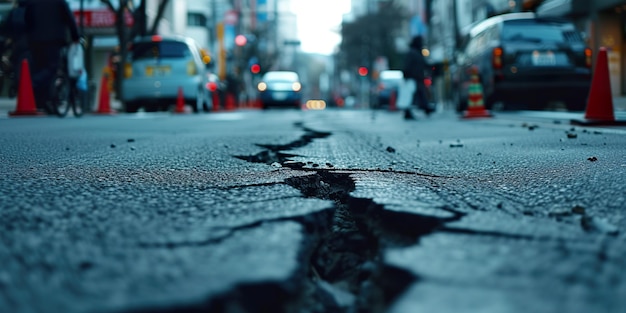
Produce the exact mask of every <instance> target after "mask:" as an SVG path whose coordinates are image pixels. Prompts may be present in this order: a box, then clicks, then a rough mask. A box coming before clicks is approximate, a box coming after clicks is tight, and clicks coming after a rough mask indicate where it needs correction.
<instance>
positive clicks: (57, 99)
mask: <svg viewBox="0 0 626 313" xmlns="http://www.w3.org/2000/svg"><path fill="white" fill-rule="evenodd" d="M61 59H62V61H61V62H60V64H61V66H59V69H58V70H57V73H56V75H55V77H54V79H53V81H52V84H51V86H50V93H49V95H50V97H49V100H48V102H47V106H48V109H49V111H50V112H52V113H53V114H55V115H57V116H59V117H65V116H67V113H68V112H69V111H70V107H71V108H72V113H74V116H75V117H81V116H83V114H84V113H85V111H86V110H87V92H86V91H84V90H81V89H80V88H79V87H78V80H79V78H78V77H77V78H73V77H70V76H69V74H68V71H67V47H66V48H63V50H62V53H61Z"/></svg>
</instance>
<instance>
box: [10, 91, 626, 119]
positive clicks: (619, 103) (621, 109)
mask: <svg viewBox="0 0 626 313" xmlns="http://www.w3.org/2000/svg"><path fill="white" fill-rule="evenodd" d="M113 102H114V101H112V103H111V106H112V107H114V108H115V109H118V108H119V107H121V104H119V103H117V101H115V103H113ZM16 104H17V99H16V98H13V99H9V98H6V97H0V118H5V117H8V115H9V112H11V111H15V109H16V107H17V105H16ZM613 110H614V111H615V112H616V113H619V114H616V115H619V116H620V119H621V117H622V116H625V115H626V95H624V96H619V97H614V98H613Z"/></svg>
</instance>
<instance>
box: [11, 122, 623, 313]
mask: <svg viewBox="0 0 626 313" xmlns="http://www.w3.org/2000/svg"><path fill="white" fill-rule="evenodd" d="M579 115H580V114H579ZM572 116H575V115H568V114H564V113H561V112H545V113H543V114H537V113H524V112H522V113H506V114H505V113H499V114H496V115H495V117H494V118H490V119H476V120H461V119H459V118H458V116H456V115H455V114H453V113H451V112H438V113H436V114H435V115H434V116H432V117H430V118H426V117H424V116H421V115H420V116H419V117H418V120H416V121H405V120H403V119H402V118H401V116H400V114H399V113H397V112H384V111H375V112H373V111H365V110H362V111H341V110H327V111H319V112H313V111H289V110H270V111H267V112H263V111H236V112H222V113H210V114H198V115H193V114H170V113H149V114H146V113H138V114H117V115H113V116H96V115H86V116H84V117H82V118H72V117H67V118H65V119H59V118H55V117H36V118H4V119H0V147H2V153H1V154H0V173H3V174H2V175H0V233H1V234H2V236H1V237H0V263H1V264H3V266H2V267H0V312H422V311H430V312H561V311H568V312H611V313H613V312H615V313H624V312H626V298H625V297H624V296H623V295H624V294H626V272H625V271H624V268H626V245H624V243H625V240H626V236H625V235H624V230H625V229H626V216H625V215H626V211H625V209H626V193H625V191H626V190H624V186H625V183H624V182H625V181H626V152H625V151H626V150H625V148H626V146H625V145H624V143H625V142H626V137H625V135H626V128H624V127H593V128H591V127H579V126H572V125H569V123H568V121H569V119H570V118H571V117H572Z"/></svg>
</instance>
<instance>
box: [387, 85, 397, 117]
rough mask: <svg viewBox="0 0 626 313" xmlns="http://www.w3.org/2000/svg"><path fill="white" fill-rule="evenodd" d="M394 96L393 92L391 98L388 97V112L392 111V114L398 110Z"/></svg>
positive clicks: (394, 92)
mask: <svg viewBox="0 0 626 313" xmlns="http://www.w3.org/2000/svg"><path fill="white" fill-rule="evenodd" d="M396 94H397V92H396V91H395V90H393V91H392V92H391V96H390V97H389V111H392V112H395V111H396V110H398V107H397V106H396V100H397V96H396Z"/></svg>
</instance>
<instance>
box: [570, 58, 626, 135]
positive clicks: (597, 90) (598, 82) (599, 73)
mask: <svg viewBox="0 0 626 313" xmlns="http://www.w3.org/2000/svg"><path fill="white" fill-rule="evenodd" d="M570 122H571V124H575V125H626V121H616V120H615V114H614V111H613V94H612V92H611V80H610V76H609V62H608V57H607V51H606V48H605V47H601V48H600V51H599V53H598V58H597V60H596V68H595V70H594V73H593V78H592V80H591V88H590V89H589V97H588V98H587V108H586V110H585V119H584V120H577V119H574V120H571V121H570Z"/></svg>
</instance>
